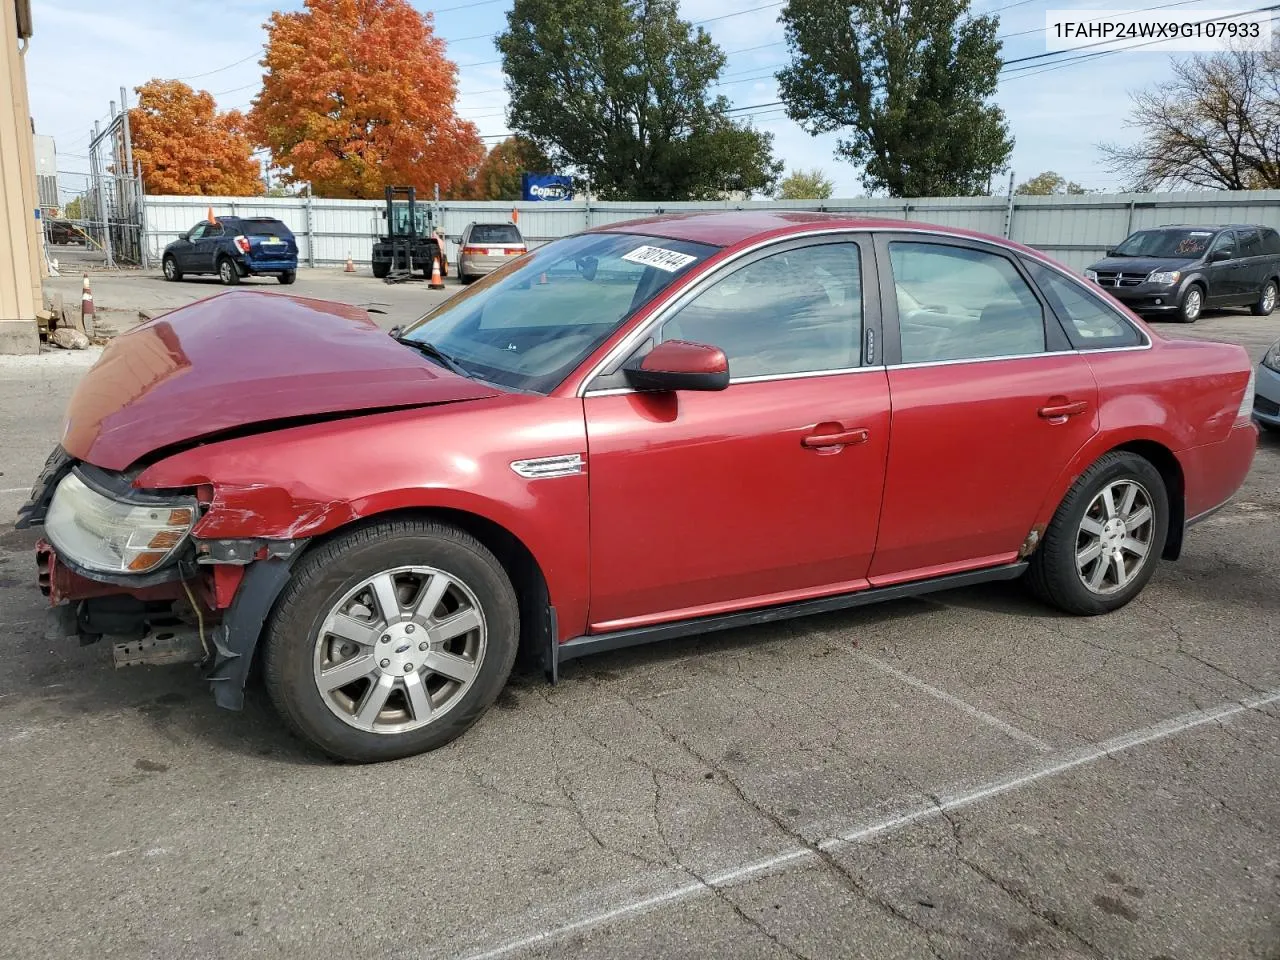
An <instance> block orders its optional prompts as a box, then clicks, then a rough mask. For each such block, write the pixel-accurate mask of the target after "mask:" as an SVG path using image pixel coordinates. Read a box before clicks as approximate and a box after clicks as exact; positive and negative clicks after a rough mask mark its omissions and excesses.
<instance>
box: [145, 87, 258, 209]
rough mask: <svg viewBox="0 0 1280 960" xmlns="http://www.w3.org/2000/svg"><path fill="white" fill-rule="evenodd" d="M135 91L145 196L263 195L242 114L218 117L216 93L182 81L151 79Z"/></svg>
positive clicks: (236, 112) (233, 113)
mask: <svg viewBox="0 0 1280 960" xmlns="http://www.w3.org/2000/svg"><path fill="white" fill-rule="evenodd" d="M134 90H135V92H136V93H137V94H138V105H137V106H136V107H133V108H131V109H130V110H129V133H130V135H131V136H132V138H133V156H134V159H136V160H137V161H138V165H139V166H140V167H141V169H142V181H143V184H144V185H145V187H146V191H147V193H149V194H167V195H174V194H179V195H190V194H200V195H203V196H211V197H228V196H241V197H243V196H257V195H258V194H260V193H262V179H261V172H262V171H261V168H260V167H259V166H258V163H257V161H256V160H254V159H253V156H252V154H253V148H252V146H251V144H250V143H249V138H248V136H247V134H246V131H245V119H244V116H243V115H242V114H241V113H240V112H239V111H238V110H228V111H227V112H225V113H219V112H218V108H217V104H216V103H215V102H214V99H213V95H212V94H210V93H209V92H208V91H207V90H199V91H197V90H193V89H191V87H189V86H187V85H186V84H185V83H182V82H181V81H178V80H149V81H147V82H146V83H144V84H143V85H142V86H140V87H135V88H134Z"/></svg>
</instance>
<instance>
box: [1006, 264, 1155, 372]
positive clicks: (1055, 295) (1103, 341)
mask: <svg viewBox="0 0 1280 960" xmlns="http://www.w3.org/2000/svg"><path fill="white" fill-rule="evenodd" d="M1022 263H1023V265H1024V266H1025V267H1026V268H1027V272H1028V273H1030V274H1031V279H1032V280H1034V281H1035V283H1036V286H1038V287H1039V288H1040V292H1041V293H1043V294H1044V296H1045V299H1046V300H1048V301H1049V306H1050V307H1052V308H1053V312H1054V313H1056V314H1057V315H1058V318H1059V319H1060V320H1061V321H1062V325H1063V327H1064V328H1065V329H1066V332H1067V338H1068V339H1069V340H1070V341H1071V345H1072V346H1073V347H1075V348H1076V349H1077V350H1104V349H1107V348H1115V347H1139V346H1142V344H1143V343H1144V342H1145V340H1144V338H1143V336H1142V334H1141V333H1140V332H1139V331H1138V328H1137V327H1135V326H1134V325H1133V324H1131V323H1130V322H1129V321H1128V320H1126V319H1125V318H1124V317H1122V316H1121V315H1120V314H1119V313H1117V312H1116V311H1115V310H1114V309H1112V308H1111V307H1110V306H1108V305H1107V304H1106V303H1104V302H1103V301H1102V300H1101V299H1100V298H1098V297H1096V296H1094V295H1093V293H1092V292H1090V291H1088V290H1086V289H1085V288H1084V287H1083V286H1082V285H1081V284H1079V283H1076V282H1074V281H1073V280H1070V279H1068V278H1067V277H1064V276H1063V275H1062V274H1060V273H1058V272H1057V271H1056V270H1050V269H1049V268H1048V267H1046V266H1045V265H1044V264H1042V263H1039V262H1037V261H1035V260H1028V259H1025V258H1024V259H1023V261H1022Z"/></svg>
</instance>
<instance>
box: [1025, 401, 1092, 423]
mask: <svg viewBox="0 0 1280 960" xmlns="http://www.w3.org/2000/svg"><path fill="white" fill-rule="evenodd" d="M1088 409H1089V404H1088V403H1087V402H1085V401H1084V400H1068V401H1066V402H1064V403H1050V404H1048V405H1046V406H1043V407H1041V408H1040V409H1039V410H1038V411H1037V412H1038V413H1039V414H1040V416H1042V417H1044V419H1046V420H1065V419H1066V418H1067V417H1074V416H1078V415H1079V414H1082V413H1084V412H1085V411H1086V410H1088Z"/></svg>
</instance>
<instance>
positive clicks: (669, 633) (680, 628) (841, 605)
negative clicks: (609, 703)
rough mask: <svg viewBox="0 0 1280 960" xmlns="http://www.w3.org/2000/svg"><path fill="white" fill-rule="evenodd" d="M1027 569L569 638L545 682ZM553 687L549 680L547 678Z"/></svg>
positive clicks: (972, 573) (1011, 576)
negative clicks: (680, 643)
mask: <svg viewBox="0 0 1280 960" xmlns="http://www.w3.org/2000/svg"><path fill="white" fill-rule="evenodd" d="M1026 569H1027V563H1026V561H1021V562H1018V563H1009V564H1005V565H1003V566H999V567H987V568H985V569H983V570H966V571H965V572H964V573H950V574H947V575H946V576H943V577H932V578H930V579H928V580H917V581H915V582H913V583H899V584H894V585H893V586H891V587H872V588H870V589H867V590H859V591H857V592H855V593H842V594H838V595H837V596H834V597H818V598H815V599H813V600H800V601H797V602H796V603H787V604H782V605H780V606H776V607H760V608H757V609H754V610H740V611H737V612H735V613H723V614H718V615H715V616H710V617H698V618H696V619H694V620H680V621H677V622H675V623H659V624H655V625H653V626H651V627H636V628H635V629H632V630H614V631H612V632H610V633H595V634H589V635H587V636H583V637H574V638H573V639H572V640H566V641H565V642H564V643H561V644H557V645H555V646H554V653H553V658H554V659H553V663H551V664H548V667H549V669H548V670H547V675H548V679H552V678H558V677H559V673H560V670H559V667H560V664H562V663H565V662H567V661H569V660H576V659H578V658H579V657H585V656H589V655H591V654H593V653H605V652H607V651H609V650H621V649H623V648H625V647H635V646H639V645H640V644H643V643H653V642H655V641H658V640H670V639H673V638H675V637H688V636H693V635H695V634H699V633H711V632H713V631H715V630H731V629H733V628H735V627H749V626H752V625H754V624H757V623H772V622H773V621H775V620H790V619H792V618H794V617H807V616H809V615H810V614H815V613H828V612H830V611H833V610H848V609H850V608H852V607H862V606H866V605H868V604H872V603H880V602H883V601H885V600H899V599H902V598H904V597H916V596H920V595H921V594H925V593H935V592H937V591H939V590H954V589H956V588H958V587H969V586H973V585H974V584H978V583H989V582H992V581H996V580H1015V579H1017V578H1018V577H1020V576H1021V575H1022V572H1023V571H1024V570H1026ZM552 682H553V683H554V682H555V681H554V679H552Z"/></svg>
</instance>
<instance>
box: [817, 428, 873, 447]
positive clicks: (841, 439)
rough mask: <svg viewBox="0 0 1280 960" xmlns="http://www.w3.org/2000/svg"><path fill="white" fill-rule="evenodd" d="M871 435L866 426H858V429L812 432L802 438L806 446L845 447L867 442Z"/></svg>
mask: <svg viewBox="0 0 1280 960" xmlns="http://www.w3.org/2000/svg"><path fill="white" fill-rule="evenodd" d="M870 436H871V434H870V432H869V431H868V430H867V429H866V428H865V427H858V428H857V429H856V430H841V431H840V432H839V433H810V434H808V435H807V436H804V437H801V438H800V443H801V445H802V446H806V447H810V448H813V447H843V446H849V445H852V444H855V443H866V442H867V439H868V438H869V437H870Z"/></svg>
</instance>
